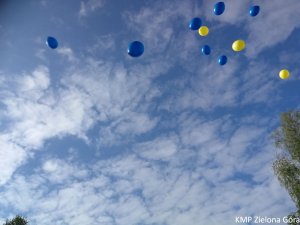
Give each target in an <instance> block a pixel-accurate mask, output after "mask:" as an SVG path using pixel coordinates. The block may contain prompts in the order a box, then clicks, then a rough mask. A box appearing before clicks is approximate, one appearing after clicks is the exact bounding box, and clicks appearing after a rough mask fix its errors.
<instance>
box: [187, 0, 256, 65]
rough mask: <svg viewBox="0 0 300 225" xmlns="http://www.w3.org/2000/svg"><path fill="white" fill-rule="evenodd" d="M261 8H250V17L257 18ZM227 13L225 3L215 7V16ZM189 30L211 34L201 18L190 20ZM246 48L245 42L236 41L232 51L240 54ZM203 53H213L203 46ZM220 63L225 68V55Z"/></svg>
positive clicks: (201, 34) (221, 57)
mask: <svg viewBox="0 0 300 225" xmlns="http://www.w3.org/2000/svg"><path fill="white" fill-rule="evenodd" d="M259 10H260V7H259V6H257V5H255V6H252V7H250V9H249V14H250V16H253V17H254V16H257V15H258V13H259ZM224 11H225V3H224V2H217V3H216V4H215V5H214V9H213V12H214V14H215V15H217V16H220V15H222V14H223V13H224ZM189 28H190V29H191V30H198V33H199V35H200V36H202V37H205V36H207V35H208V34H209V28H208V27H207V26H203V25H202V21H201V19H200V18H198V17H196V18H193V19H191V20H190V23H189ZM245 47H246V43H245V41H243V40H240V39H239V40H236V41H234V42H233V43H232V50H233V51H235V52H240V51H242V50H244V49H245ZM201 52H202V53H203V54H204V55H209V54H210V53H211V49H210V47H209V46H208V45H203V46H202V48H201ZM218 63H219V64H220V65H221V66H223V65H225V64H226V63H227V57H226V56H225V55H221V56H219V59H218Z"/></svg>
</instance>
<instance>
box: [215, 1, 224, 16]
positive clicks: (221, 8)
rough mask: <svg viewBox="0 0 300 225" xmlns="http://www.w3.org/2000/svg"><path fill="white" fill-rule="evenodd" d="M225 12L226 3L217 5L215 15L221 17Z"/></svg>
mask: <svg viewBox="0 0 300 225" xmlns="http://www.w3.org/2000/svg"><path fill="white" fill-rule="evenodd" d="M224 11H225V3H224V2H218V3H216V4H215V7H214V13H215V14H216V15H217V16H219V15H221V14H222V13H223V12H224Z"/></svg>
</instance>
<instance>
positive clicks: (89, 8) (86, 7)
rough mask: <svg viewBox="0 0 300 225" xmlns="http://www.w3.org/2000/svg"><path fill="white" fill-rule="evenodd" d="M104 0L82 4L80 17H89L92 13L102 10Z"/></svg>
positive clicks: (90, 0) (92, 0) (89, 0)
mask: <svg viewBox="0 0 300 225" xmlns="http://www.w3.org/2000/svg"><path fill="white" fill-rule="evenodd" d="M104 2H105V1H104V0H87V1H81V2H80V9H79V16H80V17H85V16H88V15H89V14H90V13H91V12H94V11H95V10H97V9H99V8H102V7H103V5H104Z"/></svg>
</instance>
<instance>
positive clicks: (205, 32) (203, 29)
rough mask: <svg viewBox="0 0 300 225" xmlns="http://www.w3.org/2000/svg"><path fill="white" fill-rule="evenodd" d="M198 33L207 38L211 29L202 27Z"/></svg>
mask: <svg viewBox="0 0 300 225" xmlns="http://www.w3.org/2000/svg"><path fill="white" fill-rule="evenodd" d="M198 33H199V34H200V35H201V36H206V35H208V33H209V29H208V27H207V26H202V27H200V28H199V30H198Z"/></svg>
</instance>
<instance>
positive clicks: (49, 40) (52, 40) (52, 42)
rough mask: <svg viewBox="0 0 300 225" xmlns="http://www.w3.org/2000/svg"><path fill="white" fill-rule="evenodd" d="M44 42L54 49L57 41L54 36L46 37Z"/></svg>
mask: <svg viewBox="0 0 300 225" xmlns="http://www.w3.org/2000/svg"><path fill="white" fill-rule="evenodd" d="M46 44H47V45H48V46H49V48H52V49H55V48H57V46H58V42H57V40H56V39H55V38H54V37H48V38H47V42H46Z"/></svg>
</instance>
